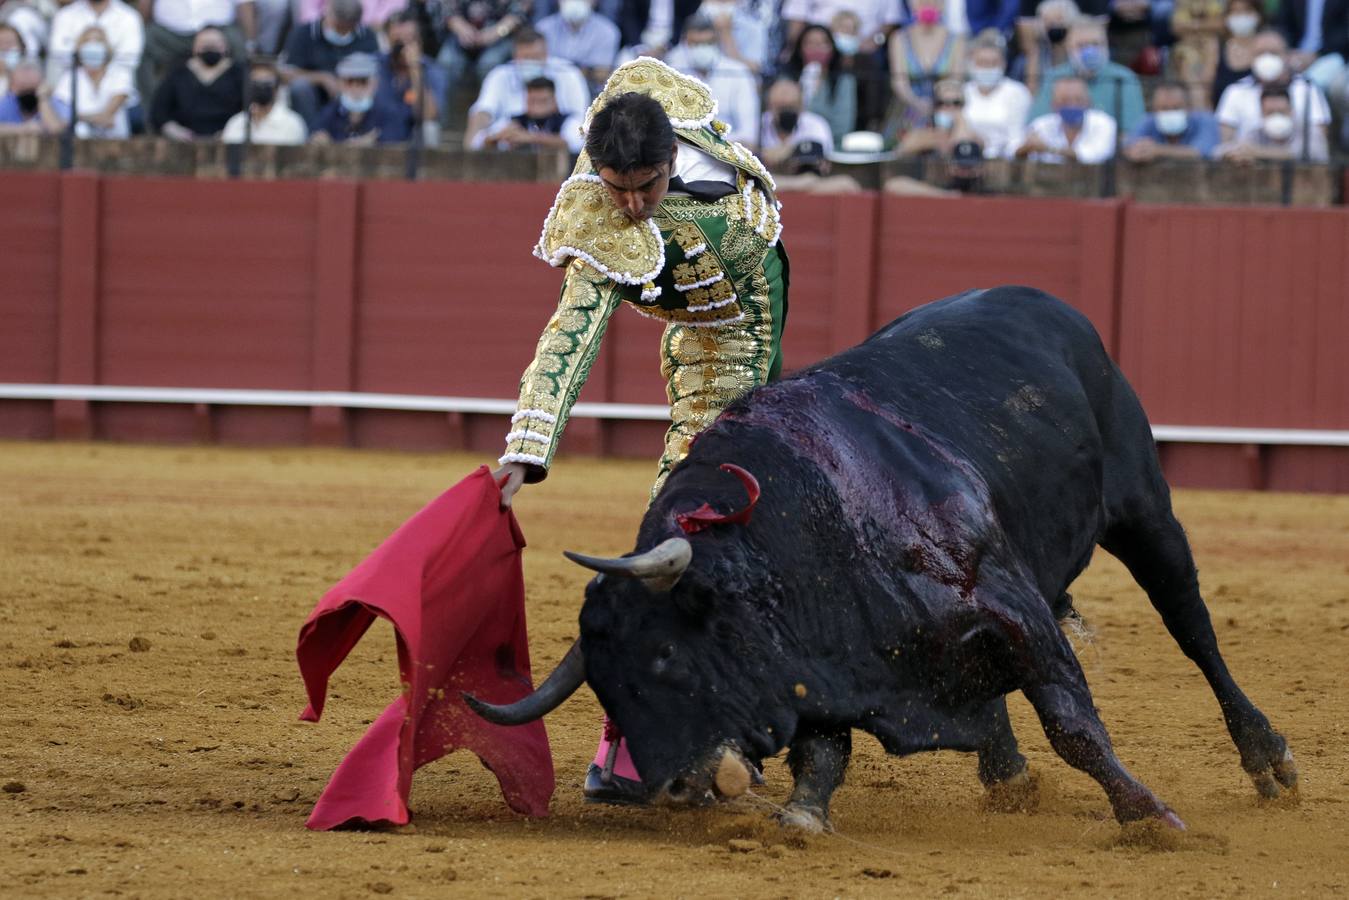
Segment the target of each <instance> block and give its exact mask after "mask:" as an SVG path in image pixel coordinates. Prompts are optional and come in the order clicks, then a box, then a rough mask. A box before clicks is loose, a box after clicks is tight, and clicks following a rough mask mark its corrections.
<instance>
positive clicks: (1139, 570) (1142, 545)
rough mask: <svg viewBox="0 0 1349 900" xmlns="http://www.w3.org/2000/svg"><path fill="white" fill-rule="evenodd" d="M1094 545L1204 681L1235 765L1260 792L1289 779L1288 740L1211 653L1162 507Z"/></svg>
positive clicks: (1177, 534)
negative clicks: (1138, 592) (1125, 572)
mask: <svg viewBox="0 0 1349 900" xmlns="http://www.w3.org/2000/svg"><path fill="white" fill-rule="evenodd" d="M1101 546H1103V547H1105V549H1106V550H1108V551H1110V553H1112V554H1113V555H1115V556H1116V557H1118V558H1119V560H1120V561H1121V562H1123V563H1124V565H1126V566H1127V567H1128V568H1129V572H1130V574H1132V575H1133V577H1134V580H1135V581H1137V582H1138V584H1139V585H1140V586H1141V587H1142V588H1143V590H1145V591H1147V594H1148V599H1149V600H1151V601H1152V605H1153V607H1154V608H1155V609H1156V610H1157V612H1158V613H1160V614H1161V616H1162V621H1163V622H1165V623H1166V629H1167V631H1169V632H1171V637H1173V638H1175V641H1176V643H1177V644H1179V645H1180V649H1181V650H1182V651H1184V653H1185V655H1186V656H1188V657H1189V658H1190V659H1191V660H1192V661H1193V662H1194V663H1195V665H1197V666H1198V667H1199V671H1201V672H1203V673H1204V677H1205V678H1206V679H1208V683H1209V686H1210V687H1211V688H1212V689H1213V694H1214V696H1216V697H1217V698H1218V706H1219V707H1220V708H1221V709H1222V713H1223V719H1224V721H1226V723H1227V730H1228V732H1229V733H1230V734H1231V735H1232V741H1233V743H1235V744H1236V745H1237V750H1238V751H1239V752H1240V754H1241V767H1242V768H1243V769H1245V770H1246V772H1247V774H1249V775H1250V776H1251V780H1252V781H1254V782H1255V787H1256V790H1258V791H1259V792H1260V794H1261V795H1262V796H1265V797H1276V796H1278V795H1279V792H1280V785H1282V786H1283V787H1286V788H1293V787H1295V786H1296V785H1297V767H1296V765H1294V763H1293V754H1292V753H1291V752H1290V751H1289V749H1288V744H1287V742H1286V741H1284V739H1283V736H1282V735H1280V734H1279V733H1278V732H1277V731H1275V730H1274V728H1273V727H1272V726H1271V725H1270V724H1269V719H1267V718H1265V714H1264V713H1262V712H1261V711H1260V710H1259V709H1257V708H1256V706H1255V704H1254V703H1252V702H1251V701H1250V700H1249V699H1248V698H1247V697H1246V695H1245V694H1244V693H1243V692H1242V690H1241V688H1239V687H1237V683H1236V681H1234V680H1233V678H1232V676H1231V674H1230V673H1229V672H1228V671H1227V664H1226V663H1225V662H1224V661H1223V658H1222V654H1221V653H1219V652H1218V638H1217V636H1216V635H1215V634H1214V633H1213V623H1212V622H1211V621H1210V619H1209V614H1208V607H1207V606H1205V605H1204V599H1203V597H1201V596H1200V594H1199V575H1198V572H1197V571H1196V569H1195V565H1194V558H1193V556H1192V555H1191V553H1190V544H1189V541H1187V540H1186V538H1185V532H1184V530H1183V529H1182V528H1181V527H1180V523H1179V522H1177V521H1176V518H1175V516H1173V515H1172V514H1171V511H1170V509H1169V508H1168V509H1166V510H1165V511H1162V512H1158V513H1156V514H1155V515H1153V516H1151V517H1150V518H1148V519H1146V520H1144V521H1141V522H1137V523H1129V524H1117V525H1115V526H1113V527H1112V528H1110V529H1109V530H1108V531H1107V533H1106V537H1105V540H1103V541H1102V542H1101Z"/></svg>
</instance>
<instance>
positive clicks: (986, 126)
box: [965, 78, 1032, 159]
mask: <svg viewBox="0 0 1349 900" xmlns="http://www.w3.org/2000/svg"><path fill="white" fill-rule="evenodd" d="M1031 101H1032V98H1031V95H1030V91H1029V90H1027V89H1026V86H1025V85H1024V84H1022V83H1021V82H1019V81H1013V80H1012V79H1011V78H1003V80H1002V81H1000V82H998V83H997V84H996V85H994V86H993V90H991V91H989V92H988V93H987V94H985V93H984V92H983V91H981V90H979V88H978V86H977V85H975V84H974V82H968V83H966V85H965V124H966V125H969V126H970V127H971V128H973V129H974V132H975V134H977V135H979V139H980V140H981V141H983V143H984V156H985V157H986V158H988V159H998V158H1000V157H1004V156H1011V155H1012V154H1013V153H1015V152H1016V148H1017V147H1020V146H1021V136H1022V134H1023V133H1024V132H1025V130H1026V118H1027V116H1029V115H1030V106H1031Z"/></svg>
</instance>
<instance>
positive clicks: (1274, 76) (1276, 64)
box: [1251, 53, 1283, 82]
mask: <svg viewBox="0 0 1349 900" xmlns="http://www.w3.org/2000/svg"><path fill="white" fill-rule="evenodd" d="M1251 72H1252V74H1254V75H1255V77H1256V78H1258V79H1259V80H1261V81H1265V82H1269V81H1278V80H1279V76H1280V75H1282V74H1283V57H1282V56H1279V55H1278V54H1277V53H1261V54H1260V55H1259V56H1257V57H1256V58H1255V62H1253V63H1251Z"/></svg>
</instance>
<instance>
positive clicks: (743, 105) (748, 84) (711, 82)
mask: <svg viewBox="0 0 1349 900" xmlns="http://www.w3.org/2000/svg"><path fill="white" fill-rule="evenodd" d="M665 62H666V63H667V64H669V65H670V67H671V68H674V69H677V70H678V71H680V72H683V73H684V74H685V75H692V76H693V77H694V78H697V79H698V80H699V81H701V82H703V83H704V84H706V85H707V87H708V89H709V90H710V91H711V92H712V97H713V98H714V99H715V100H716V101H717V118H718V119H720V120H721V121H723V122H725V123H726V124H727V125H729V126H730V127H731V130H730V131H728V132H727V133H726V137H727V138H728V139H730V140H733V141H740V142H741V143H742V144H750V145H754V144H757V143H758V142H759V135H758V130H759V79H758V76H756V75H755V74H754V73H753V72H751V71H750V70H749V66H747V65H745V64H744V63H742V62H737V61H736V60H734V59H727V58H726V57H724V56H723V57H721V58H720V59H719V60H718V61H717V65H716V67H715V68H714V69H713V70H712V71H711V72H706V73H704V72H698V71H695V70H694V68H693V66H691V65H689V57H688V48H687V47H685V46H684V45H683V44H680V45H679V46H678V47H675V48H674V49H673V50H671V51H670V53H669V55H668V56H666V57H665Z"/></svg>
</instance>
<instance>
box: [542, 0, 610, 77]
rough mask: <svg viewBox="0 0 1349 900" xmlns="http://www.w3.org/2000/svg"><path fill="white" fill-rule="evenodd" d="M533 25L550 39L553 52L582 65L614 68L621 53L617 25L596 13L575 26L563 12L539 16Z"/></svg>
mask: <svg viewBox="0 0 1349 900" xmlns="http://www.w3.org/2000/svg"><path fill="white" fill-rule="evenodd" d="M534 28H535V29H536V30H537V31H538V32H539V34H541V35H543V36H544V39H545V40H547V41H548V52H549V53H550V54H551V55H553V56H556V57H558V58H559V59H565V60H566V61H567V62H570V63H574V64H575V65H578V66H581V67H583V68H587V69H607V68H611V67H612V66H613V64H614V58H615V57H617V56H618V43H619V39H620V35H619V33H618V26H617V25H615V24H614V23H613V22H610V21H609V20H608V19H606V18H605V17H604V16H602V15H600V14H599V13H597V12H591V14H590V15H589V16H588V17H587V18H586V20H585V21H584V22H582V23H581V24H580V26H578V27H576V28H572V27H571V25H569V24H567V20H566V19H564V18H562V14H561V13H553V14H552V15H551V16H546V17H545V18H543V19H540V20H539V23H538V24H537V25H535V26H534Z"/></svg>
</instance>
